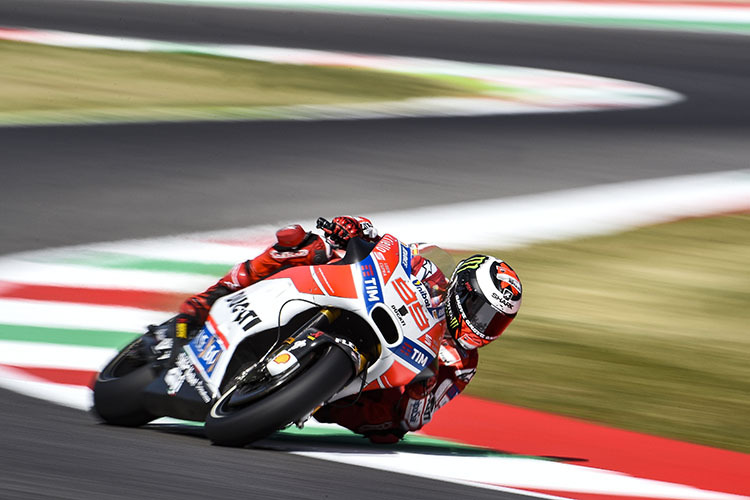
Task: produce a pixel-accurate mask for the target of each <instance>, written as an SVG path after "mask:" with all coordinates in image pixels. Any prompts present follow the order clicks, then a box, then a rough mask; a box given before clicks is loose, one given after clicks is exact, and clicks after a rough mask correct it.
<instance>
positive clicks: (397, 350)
mask: <svg viewBox="0 0 750 500" xmlns="http://www.w3.org/2000/svg"><path fill="white" fill-rule="evenodd" d="M391 351H392V352H393V353H394V354H396V355H397V356H398V357H400V358H401V359H403V360H404V361H406V362H408V363H409V364H410V365H412V366H413V367H414V368H417V369H419V370H422V369H424V367H425V366H427V365H428V364H430V362H431V361H432V360H433V359H435V356H433V355H431V354H430V353H429V352H427V351H426V350H424V349H422V348H421V347H419V346H418V345H416V344H412V343H411V342H409V341H408V340H406V339H404V342H403V343H402V344H401V345H400V346H398V347H394V348H392V349H391Z"/></svg>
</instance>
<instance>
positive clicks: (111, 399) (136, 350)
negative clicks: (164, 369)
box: [94, 337, 157, 427]
mask: <svg viewBox="0 0 750 500" xmlns="http://www.w3.org/2000/svg"><path fill="white" fill-rule="evenodd" d="M142 338H143V337H139V338H137V339H136V340H134V341H133V342H131V343H130V344H129V345H128V346H127V347H125V348H124V349H123V350H122V351H120V352H119V353H118V354H117V356H115V358H114V359H113V360H112V361H110V362H109V364H107V366H105V367H104V369H103V370H102V371H101V372H100V373H99V375H97V377H96V383H95V384H94V412H95V413H96V414H97V415H98V416H99V417H100V418H101V419H102V420H104V421H105V422H106V423H108V424H113V425H122V426H126V427H138V426H140V425H144V424H147V423H148V422H150V421H152V420H154V419H155V418H157V417H156V416H155V415H152V414H151V413H149V412H148V411H147V410H146V408H145V407H144V406H143V403H142V393H143V390H144V389H145V388H146V387H148V385H149V384H150V383H151V382H153V381H154V380H155V379H156V372H155V371H154V370H153V369H152V367H151V364H150V363H149V360H148V359H147V358H146V357H145V356H144V355H142V353H141V351H142V350H141V347H142V342H143V340H142Z"/></svg>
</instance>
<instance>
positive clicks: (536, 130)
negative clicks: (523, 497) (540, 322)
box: [0, 0, 750, 499]
mask: <svg viewBox="0 0 750 500" xmlns="http://www.w3.org/2000/svg"><path fill="white" fill-rule="evenodd" d="M0 25H4V26H19V27H21V26H23V27H32V28H47V29H63V30H71V31H80V32H87V33H102V34H112V35H122V36H141V37H148V38H164V39H172V40H187V41H211V42H221V43H253V44H264V45H279V46H289V47H305V48H317V49H328V50H335V49H340V50H347V51H361V52H374V53H388V54H396V55H413V56H422V57H441V58H445V59H456V60H467V61H477V62H490V63H498V64H515V65H522V66H531V67H539V68H545V69H558V70H563V71H573V72H581V73H589V74H594V75H600V76H607V77H614V78H621V79H625V80H632V81H636V82H642V83H648V84H652V85H657V86H661V87H665V88H668V89H670V90H674V91H677V92H680V93H682V94H684V95H685V96H687V99H686V100H685V101H684V102H682V103H679V104H677V105H674V106H669V107H664V108H654V109H649V110H636V111H617V112H601V113H584V114H571V115H535V116H502V117H483V118H441V119H402V120H380V121H356V122H294V123H292V122H268V123H207V124H204V123H183V124H164V125H109V126H99V127H94V126H76V127H63V126H60V127H29V128H0V159H2V163H0V165H2V166H1V168H2V174H3V179H2V182H1V183H0V213H2V215H3V227H4V230H3V236H4V237H3V238H2V240H0V253H2V254H6V253H10V252H16V251H22V250H31V249H37V248H45V247H50V246H61V245H68V244H76V243H84V242H93V241H103V240H112V239H122V238H133V237H148V236H156V235H163V234H167V233H180V232H186V231H199V230H211V229H222V228H228V227H240V226H247V225H252V224H259V223H269V222H270V223H273V222H275V221H282V220H294V219H296V218H301V217H306V218H309V217H310V215H311V214H316V215H318V214H319V215H322V216H332V215H335V214H338V213H342V212H344V213H361V214H366V213H368V212H371V211H375V210H377V211H382V210H386V209H399V208H411V207H418V206H423V205H433V204H440V203H450V202H458V201H466V200H474V199H485V198H498V197H505V196H512V195H519V194H529V193H537V192H544V191H551V190H556V189H563V188H572V187H580V186H588V185H596V184H602V183H608V182H617V181H626V180H635V179H648V178H656V177H664V176H670V175H679V174H689V173H701V172H710V171H722V170H736V169H745V168H748V166H749V165H750V160H748V158H750V141H748V137H750V134H749V132H750V64H748V63H749V62H750V37H742V36H731V35H707V34H689V33H674V32H670V33H660V32H652V31H636V30H633V31H629V30H603V29H598V28H593V27H591V28H570V27H551V26H535V25H521V24H501V23H482V22H451V21H434V20H432V21H423V20H416V19H397V18H390V17H347V16H338V15H329V14H310V13H307V14H295V13H280V12H267V11H256V10H236V9H210V8H198V7H175V6H172V7H169V6H148V5H132V4H118V3H109V2H106V3H98V2H83V3H81V2H72V1H68V0H46V1H40V0H3V2H2V3H0ZM498 218H499V221H501V220H502V214H498ZM375 222H376V224H377V221H375ZM382 229H387V228H382ZM446 230H447V231H449V230H450V228H446ZM480 369H481V367H480ZM2 399H3V402H4V405H3V409H2V410H0V427H1V428H2V429H3V438H2V440H3V449H4V451H5V452H4V453H3V454H2V457H1V458H0V467H2V469H3V471H4V476H5V477H7V478H8V479H2V480H0V497H3V498H5V497H8V498H91V499H93V498H136V497H145V496H151V497H159V498H178V497H179V498H198V497H206V496H208V495H211V496H215V497H219V498H220V497H222V496H224V497H227V498H235V497H242V498H255V497H263V498H326V495H327V497H328V498H346V497H356V498H361V499H375V498H410V499H411V498H457V497H462V496H464V497H468V498H498V497H499V494H498V493H497V492H492V491H485V490H471V494H470V495H469V494H468V492H469V490H468V489H467V488H466V487H463V486H459V485H444V484H436V483H434V482H433V481H430V480H425V479H419V478H412V477H407V476H399V475H394V474H388V473H384V472H376V471H371V470H367V469H360V468H356V467H343V466H341V465H332V464H328V463H325V462H318V461H314V460H310V459H306V458H302V457H298V456H291V455H288V454H282V453H278V452H271V451H264V450H227V449H222V448H217V447H212V446H209V445H208V443H207V442H206V441H205V440H203V439H198V438H195V437H193V436H183V435H174V434H166V433H163V432H158V431H154V430H149V429H145V430H127V429H125V430H124V429H117V428H111V427H106V426H101V425H97V424H96V423H95V421H94V420H93V419H92V418H91V417H90V416H88V415H85V414H81V413H80V412H77V411H75V410H70V409H66V408H61V407H56V406H54V405H51V404H48V403H44V402H39V401H36V400H31V399H28V398H25V397H23V396H19V395H15V394H11V393H7V392H5V391H3V392H2Z"/></svg>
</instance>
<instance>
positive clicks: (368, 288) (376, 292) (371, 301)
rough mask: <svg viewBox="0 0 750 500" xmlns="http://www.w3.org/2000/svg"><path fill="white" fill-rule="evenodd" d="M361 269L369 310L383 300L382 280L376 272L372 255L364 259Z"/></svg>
mask: <svg viewBox="0 0 750 500" xmlns="http://www.w3.org/2000/svg"><path fill="white" fill-rule="evenodd" d="M360 270H361V272H362V288H363V295H364V297H365V302H366V303H367V311H368V312H369V311H370V309H372V307H373V306H374V305H375V304H377V303H378V302H382V301H383V299H382V297H383V292H382V291H381V288H380V280H379V279H378V277H377V275H376V274H375V263H374V262H373V261H372V257H367V258H366V259H365V260H364V261H362V263H361V264H360Z"/></svg>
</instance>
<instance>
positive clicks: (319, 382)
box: [206, 346, 355, 446]
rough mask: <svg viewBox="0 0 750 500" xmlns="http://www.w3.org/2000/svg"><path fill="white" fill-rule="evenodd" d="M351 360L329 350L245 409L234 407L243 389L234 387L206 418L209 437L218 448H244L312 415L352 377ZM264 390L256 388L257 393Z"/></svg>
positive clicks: (237, 386)
mask: <svg viewBox="0 0 750 500" xmlns="http://www.w3.org/2000/svg"><path fill="white" fill-rule="evenodd" d="M354 375H355V373H354V367H353V366H352V362H351V359H350V358H349V356H348V355H347V354H346V353H345V352H344V351H343V350H342V349H340V348H339V347H336V346H328V347H327V350H325V351H324V352H323V353H322V354H321V355H320V357H318V358H317V359H315V360H314V361H313V362H312V363H311V364H310V365H309V366H307V367H305V368H304V369H302V370H301V371H300V373H297V374H295V376H294V377H293V378H291V380H289V381H287V382H286V383H285V384H284V385H282V386H281V387H275V386H272V385H270V384H269V387H268V389H269V390H268V393H267V394H266V395H264V396H263V397H260V398H256V399H254V400H253V401H252V402H250V403H248V404H247V405H245V406H240V405H237V404H233V400H234V401H237V400H238V399H241V398H237V397H235V398H233V396H234V394H233V393H234V392H235V391H242V386H241V385H234V386H232V387H230V388H229V389H228V390H227V392H225V393H224V394H223V395H222V396H221V398H220V399H219V400H218V401H217V402H216V404H215V405H214V406H213V408H211V411H210V412H209V414H208V416H207V417H206V435H207V436H208V438H209V439H210V440H211V441H212V442H214V443H215V444H218V445H222V446H244V445H246V444H250V443H252V442H253V441H257V440H259V439H262V438H264V437H266V436H268V435H270V434H271V433H273V432H274V431H276V430H278V429H281V428H283V427H285V426H286V425H288V424H289V423H291V422H294V421H296V420H299V419H301V418H302V417H304V416H305V415H307V414H309V413H310V412H311V411H312V410H314V409H315V408H316V407H317V406H318V405H320V404H322V403H324V402H325V401H326V400H328V399H329V398H330V397H331V396H333V395H334V394H336V393H337V392H338V391H339V390H340V389H341V388H342V387H344V384H346V383H347V382H348V381H349V380H350V379H351V378H352V377H353V376H354ZM262 390H263V387H257V388H254V392H255V393H257V392H259V391H262Z"/></svg>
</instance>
